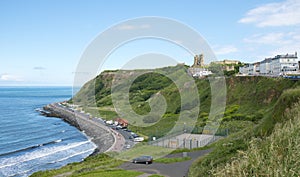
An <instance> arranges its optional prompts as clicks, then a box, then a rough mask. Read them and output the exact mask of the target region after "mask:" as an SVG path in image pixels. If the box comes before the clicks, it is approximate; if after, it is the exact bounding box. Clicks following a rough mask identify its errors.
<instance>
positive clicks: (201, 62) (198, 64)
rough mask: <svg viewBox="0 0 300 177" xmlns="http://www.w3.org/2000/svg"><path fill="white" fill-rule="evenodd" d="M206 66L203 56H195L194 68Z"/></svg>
mask: <svg viewBox="0 0 300 177" xmlns="http://www.w3.org/2000/svg"><path fill="white" fill-rule="evenodd" d="M203 66H204V57H203V54H200V55H195V56H194V64H193V66H192V67H203Z"/></svg>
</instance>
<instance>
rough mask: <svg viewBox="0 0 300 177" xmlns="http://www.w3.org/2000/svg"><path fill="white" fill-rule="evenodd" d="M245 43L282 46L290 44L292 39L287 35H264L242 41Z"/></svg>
mask: <svg viewBox="0 0 300 177" xmlns="http://www.w3.org/2000/svg"><path fill="white" fill-rule="evenodd" d="M244 41H245V42H247V43H256V44H268V45H278V44H280V45H283V44H289V43H292V37H291V36H290V34H289V33H287V34H286V33H281V32H279V33H273V32H271V33H266V34H255V35H252V36H250V37H248V38H245V39H244Z"/></svg>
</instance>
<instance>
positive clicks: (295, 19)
mask: <svg viewBox="0 0 300 177" xmlns="http://www.w3.org/2000/svg"><path fill="white" fill-rule="evenodd" d="M239 22H240V23H253V24H255V25H256V26H258V27H267V26H292V25H299V24H300V1H299V0H286V1H283V2H278V3H269V4H265V5H262V6H259V7H257V8H254V9H252V10H250V11H248V12H247V14H246V15H245V17H244V18H242V19H240V20H239Z"/></svg>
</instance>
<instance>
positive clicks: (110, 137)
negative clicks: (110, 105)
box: [44, 103, 125, 154]
mask: <svg viewBox="0 0 300 177" xmlns="http://www.w3.org/2000/svg"><path fill="white" fill-rule="evenodd" d="M44 110H45V111H46V112H44V114H45V115H46V116H48V117H57V118H61V119H63V120H64V121H66V122H68V123H69V124H70V125H72V126H74V127H76V128H77V129H79V130H80V131H82V132H83V133H84V134H85V135H87V136H88V137H89V139H90V140H91V141H92V142H93V143H95V144H96V146H97V148H96V150H95V152H94V153H93V154H98V153H103V152H108V151H121V150H122V149H123V146H124V142H125V140H124V137H122V136H120V134H118V133H117V132H116V131H114V130H112V129H110V128H108V127H107V126H105V125H104V124H102V123H101V122H100V121H99V120H96V119H95V118H91V117H90V116H89V115H88V114H85V113H81V112H78V111H76V110H72V109H70V108H68V107H66V106H63V105H61V104H60V103H52V104H49V105H47V106H45V107H44Z"/></svg>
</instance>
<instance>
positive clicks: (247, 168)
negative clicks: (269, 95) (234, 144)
mask: <svg viewBox="0 0 300 177" xmlns="http://www.w3.org/2000/svg"><path fill="white" fill-rule="evenodd" d="M284 118H285V119H287V121H286V122H285V123H277V124H276V126H275V128H274V131H273V133H272V134H271V135H270V136H269V137H267V138H265V139H261V138H252V139H251V141H250V143H249V148H248V150H246V151H239V153H238V156H237V158H235V159H234V160H233V161H231V162H230V163H226V165H225V166H223V165H221V166H218V167H217V168H215V169H212V170H211V173H212V174H213V175H214V176H224V177H225V176H299V175H300V168H299V166H300V161H299V157H300V151H299V149H298V147H300V137H299V133H300V104H299V103H298V104H296V105H295V106H294V107H293V108H292V109H291V110H290V111H288V112H287V114H286V115H285V116H284Z"/></svg>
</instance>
